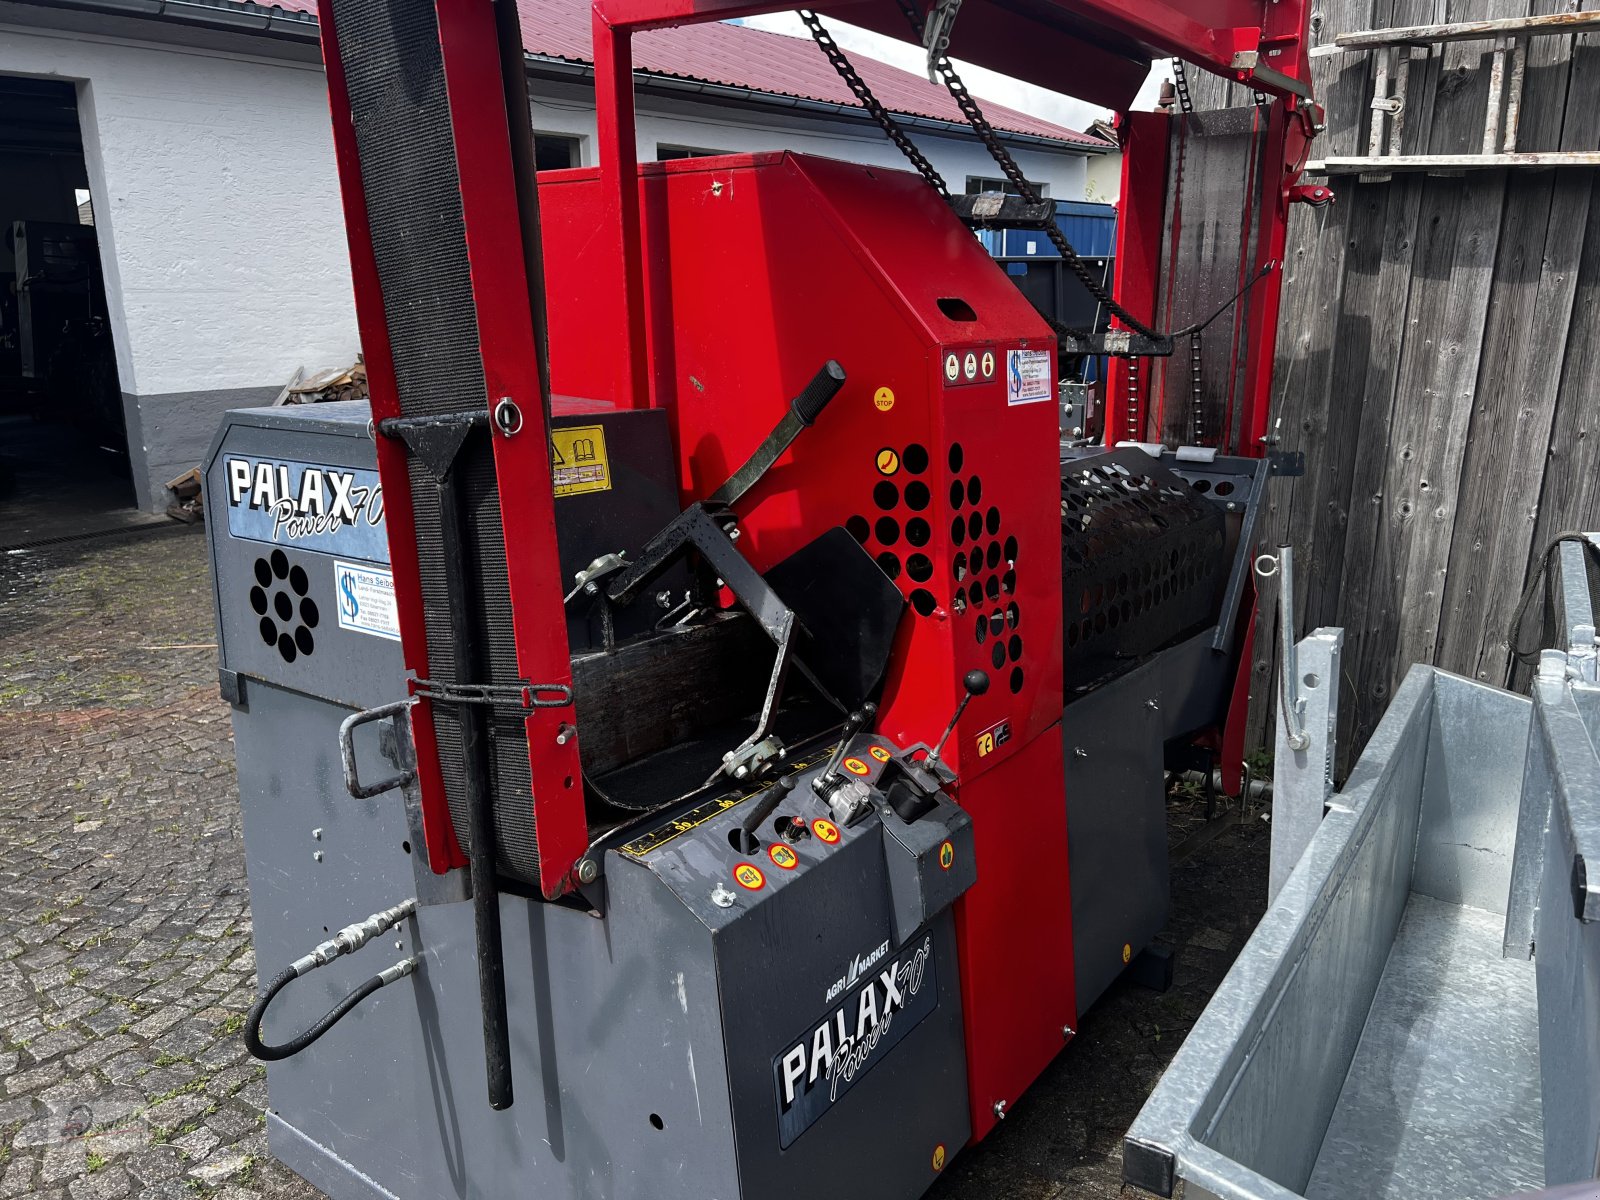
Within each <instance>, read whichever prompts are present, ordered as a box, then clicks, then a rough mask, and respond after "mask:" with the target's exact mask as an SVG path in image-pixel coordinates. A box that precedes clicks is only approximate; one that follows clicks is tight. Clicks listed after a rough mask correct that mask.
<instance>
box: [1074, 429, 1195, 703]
mask: <svg viewBox="0 0 1600 1200" xmlns="http://www.w3.org/2000/svg"><path fill="white" fill-rule="evenodd" d="M1141 458H1144V459H1145V463H1140V462H1139V461H1138V460H1139V459H1141ZM1146 464H1148V465H1146ZM1223 546H1224V526H1223V514H1222V511H1221V509H1219V508H1218V507H1217V506H1216V505H1215V504H1213V503H1212V502H1210V501H1208V500H1206V499H1204V498H1202V497H1201V496H1199V495H1197V494H1196V493H1195V491H1194V490H1193V488H1191V487H1190V486H1189V484H1187V483H1185V482H1184V481H1183V480H1182V479H1180V478H1178V477H1177V476H1176V475H1174V474H1173V473H1172V472H1170V471H1168V470H1166V469H1165V468H1164V467H1161V466H1159V465H1158V464H1157V463H1155V462H1154V460H1151V459H1149V458H1148V457H1147V456H1145V455H1144V454H1143V452H1142V451H1138V450H1135V451H1132V452H1125V451H1114V452H1112V453H1110V454H1107V455H1102V456H1098V457H1096V458H1091V459H1081V460H1078V461H1077V462H1074V463H1073V464H1071V466H1070V467H1068V468H1065V469H1064V471H1063V476H1062V480H1061V552H1062V568H1063V570H1062V608H1063V621H1064V624H1063V629H1064V630H1065V634H1066V638H1065V643H1066V653H1065V659H1066V676H1065V677H1066V686H1067V690H1068V691H1069V692H1072V691H1082V690H1085V689H1087V688H1088V687H1090V686H1092V685H1094V684H1096V683H1098V682H1101V681H1103V680H1105V679H1107V678H1109V677H1111V676H1113V675H1118V674H1121V673H1122V672H1123V671H1125V670H1128V669H1129V668H1131V667H1133V666H1135V665H1136V664H1138V663H1139V662H1140V661H1141V660H1143V659H1144V658H1145V657H1147V656H1148V655H1150V654H1153V653H1154V652H1155V651H1157V650H1160V649H1161V648H1162V647H1163V646H1166V645H1169V644H1171V643H1172V642H1174V641H1176V640H1178V639H1179V638H1181V637H1183V636H1184V635H1186V634H1189V633H1192V632H1195V631H1196V630H1199V629H1203V628H1205V627H1206V626H1207V625H1209V624H1211V623H1212V622H1214V621H1215V620H1216V619H1217V609H1218V605H1219V602H1220V600H1221V595H1222V587H1223V584H1224V582H1225V576H1226V567H1227V563H1226V561H1225V558H1224V555H1223Z"/></svg>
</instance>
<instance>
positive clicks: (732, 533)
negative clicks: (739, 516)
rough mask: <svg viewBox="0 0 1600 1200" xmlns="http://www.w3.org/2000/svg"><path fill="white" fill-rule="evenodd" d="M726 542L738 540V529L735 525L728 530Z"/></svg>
mask: <svg viewBox="0 0 1600 1200" xmlns="http://www.w3.org/2000/svg"><path fill="white" fill-rule="evenodd" d="M728 540H729V541H730V542H737V541H738V540H739V527H738V526H737V525H735V526H734V527H733V528H732V529H730V530H728Z"/></svg>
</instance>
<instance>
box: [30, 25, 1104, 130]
mask: <svg viewBox="0 0 1600 1200" xmlns="http://www.w3.org/2000/svg"><path fill="white" fill-rule="evenodd" d="M21 2H22V3H24V4H35V5H39V6H41V7H46V8H58V9H60V8H65V9H73V10H76V11H79V12H91V13H101V14H104V15H108V16H123V17H142V18H147V19H148V18H155V19H166V20H172V21H178V22H181V23H183V24H189V25H205V26H208V27H210V28H214V29H225V30H233V31H235V32H239V33H252V34H258V35H259V34H265V35H267V36H269V37H276V38H280V39H286V40H290V41H297V42H307V43H312V44H315V43H316V42H317V41H318V39H319V34H318V31H317V18H316V17H315V16H313V15H312V14H310V13H296V12H286V11H285V10H283V9H281V8H277V7H275V6H270V5H263V4H257V3H254V0H243V2H242V3H240V2H238V0H21ZM525 59H526V62H527V65H528V70H529V73H530V74H539V75H547V76H553V77H557V78H567V79H583V80H592V79H593V78H594V64H593V63H586V62H577V61H574V60H572V59H568V58H560V57H558V56H556V55H553V54H527V55H525ZM634 80H635V84H636V86H639V87H641V88H642V89H643V90H644V91H646V92H666V93H677V94H688V95H698V96H706V97H710V98H715V99H722V100H736V101H741V102H743V103H746V104H753V105H756V106H758V107H762V108H786V109H790V110H792V111H796V112H803V113H808V114H812V115H816V116H827V117H834V118H843V119H845V120H848V121H859V122H861V123H862V124H871V122H872V118H871V117H869V116H868V115H867V113H866V110H865V109H862V108H860V107H859V106H857V105H854V104H840V103H837V102H835V101H829V100H813V99H809V98H807V97H804V96H790V95H787V94H785V93H782V92H769V91H763V90H762V89H760V88H752V87H743V86H740V85H738V84H729V83H714V82H711V81H709V80H703V79H689V78H685V77H684V76H680V75H662V74H657V73H655V72H651V71H635V72H634ZM894 117H895V120H897V121H899V122H900V123H901V124H902V125H907V126H910V127H911V128H913V129H923V130H926V131H928V132H929V133H935V134H944V135H951V134H959V135H965V134H969V133H970V132H971V129H970V127H969V126H968V125H967V124H966V123H965V122H962V121H947V120H943V119H942V118H939V117H923V116H918V115H916V114H914V113H899V112H897V113H895V114H894ZM995 132H996V133H997V134H998V135H999V136H1000V139H1001V140H1002V141H1005V142H1010V143H1013V144H1014V145H1018V146H1032V147H1037V148H1039V149H1043V150H1049V151H1054V152H1056V153H1060V152H1062V151H1063V150H1065V151H1068V152H1071V153H1078V154H1109V153H1110V152H1111V151H1113V150H1115V149H1116V147H1115V146H1111V145H1106V144H1104V143H1100V142H1087V141H1085V142H1075V141H1066V140H1064V139H1061V138H1049V137H1043V136H1041V135H1039V134H1033V133H1018V132H1015V131H1013V130H1009V129H1000V128H996V130H995Z"/></svg>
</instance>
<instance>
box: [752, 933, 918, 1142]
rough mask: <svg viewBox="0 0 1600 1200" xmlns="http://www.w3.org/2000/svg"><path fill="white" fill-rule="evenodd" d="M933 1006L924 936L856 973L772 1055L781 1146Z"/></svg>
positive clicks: (815, 1118) (806, 1126) (811, 1122)
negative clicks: (828, 1006)
mask: <svg viewBox="0 0 1600 1200" xmlns="http://www.w3.org/2000/svg"><path fill="white" fill-rule="evenodd" d="M938 1004H939V981H938V977H937V974H936V972H935V970H934V957H933V938H932V937H931V936H928V935H924V936H923V938H922V940H921V941H919V942H915V943H913V944H911V945H909V946H907V947H906V948H905V949H903V950H901V951H900V953H899V954H898V955H896V956H895V957H894V958H893V959H892V960H890V961H888V962H886V963H884V964H883V965H882V966H881V967H874V968H873V969H870V970H868V971H865V972H863V974H862V975H861V977H860V979H859V980H858V982H856V984H855V985H854V986H853V987H851V988H850V990H849V991H847V992H845V993H844V996H843V998H842V999H841V1000H839V1001H838V1002H837V1004H836V1005H835V1007H834V1008H833V1010H832V1011H831V1012H829V1013H828V1015H827V1016H825V1017H824V1018H823V1019H822V1020H821V1021H819V1022H818V1023H817V1024H815V1025H813V1026H812V1027H811V1028H810V1029H808V1030H807V1031H806V1033H805V1035H804V1036H803V1037H800V1038H798V1039H796V1040H795V1041H794V1042H793V1043H791V1044H790V1045H789V1047H788V1048H787V1049H785V1050H784V1051H783V1053H781V1054H778V1055H776V1056H774V1057H773V1060H772V1083H773V1088H774V1090H775V1099H776V1101H777V1106H778V1136H779V1141H780V1143H781V1145H782V1146H783V1148H784V1149H787V1148H788V1147H789V1146H790V1145H792V1144H793V1143H794V1141H795V1139H796V1138H798V1137H799V1136H800V1135H801V1134H802V1133H804V1132H805V1131H806V1130H807V1129H809V1128H811V1126H812V1125H814V1124H815V1123H816V1122H817V1121H818V1120H820V1119H821V1117H822V1115H823V1114H824V1113H826V1112H827V1111H828V1109H829V1108H831V1107H832V1106H833V1105H834V1104H836V1103H837V1102H838V1101H839V1098H840V1097H841V1096H843V1095H844V1094H845V1093H846V1092H848V1091H849V1090H850V1089H851V1088H852V1087H854V1086H855V1084H856V1081H857V1080H859V1079H861V1078H862V1077H863V1076H864V1075H866V1073H867V1072H868V1071H870V1070H872V1068H873V1067H875V1066H877V1065H878V1064H879V1063H880V1062H882V1061H883V1060H884V1058H885V1057H887V1056H888V1054H889V1052H890V1051H891V1050H893V1049H894V1047H895V1045H896V1044H897V1043H898V1042H900V1041H901V1040H902V1039H903V1038H904V1037H905V1036H906V1035H907V1034H908V1033H910V1032H911V1031H912V1030H913V1029H915V1028H916V1027H917V1026H918V1025H919V1024H921V1023H922V1021H923V1019H924V1018H926V1017H927V1015H928V1014H929V1013H931V1012H932V1011H933V1010H934V1009H935V1008H936V1007H938Z"/></svg>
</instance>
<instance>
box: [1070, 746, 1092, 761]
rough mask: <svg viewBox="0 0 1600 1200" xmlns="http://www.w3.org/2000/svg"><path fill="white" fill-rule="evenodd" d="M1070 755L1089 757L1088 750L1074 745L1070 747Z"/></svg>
mask: <svg viewBox="0 0 1600 1200" xmlns="http://www.w3.org/2000/svg"><path fill="white" fill-rule="evenodd" d="M1072 757H1073V758H1088V757H1089V752H1088V751H1087V750H1085V749H1084V748H1083V747H1082V746H1074V747H1073V748H1072Z"/></svg>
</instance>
